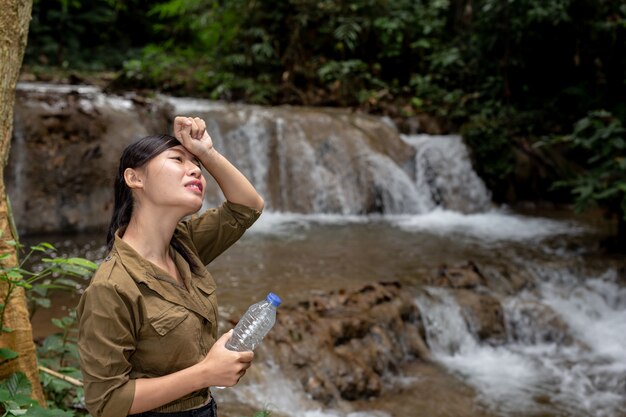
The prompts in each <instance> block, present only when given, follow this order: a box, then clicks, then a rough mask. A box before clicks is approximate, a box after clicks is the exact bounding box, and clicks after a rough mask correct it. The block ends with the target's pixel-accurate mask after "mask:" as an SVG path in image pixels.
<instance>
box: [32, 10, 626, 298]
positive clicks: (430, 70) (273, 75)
mask: <svg viewBox="0 0 626 417" xmlns="http://www.w3.org/2000/svg"><path fill="white" fill-rule="evenodd" d="M59 28H60V29H59ZM59 32H62V33H63V36H57V34H58V33H59ZM37 62H39V63H44V62H50V63H55V64H56V65H66V66H69V67H74V66H76V67H80V65H85V66H87V67H99V68H109V69H110V68H114V69H118V68H121V73H120V77H119V78H118V79H117V86H119V87H139V88H150V89H156V90H161V91H165V92H171V93H174V94H176V95H191V96H201V97H208V98H212V99H221V100H230V101H233V100H242V101H247V102H251V103H261V104H284V103H287V104H305V105H324V106H328V105H331V106H333V105H334V106H354V107H359V108H361V109H363V110H366V111H368V112H372V113H378V114H386V115H390V116H392V117H404V116H412V115H416V114H417V115H419V114H420V113H428V114H430V115H434V116H436V117H437V119H438V120H443V121H445V124H444V127H445V128H446V129H449V130H453V131H462V132H463V133H464V135H465V136H466V139H467V141H468V143H469V144H470V146H471V148H472V154H473V157H474V163H475V166H476V167H477V170H478V171H479V173H480V174H481V176H482V177H483V178H484V179H485V181H486V182H487V184H488V185H489V186H490V187H491V188H492V190H494V196H495V197H496V200H502V199H503V198H504V193H503V190H504V189H505V188H506V187H507V183H509V182H510V181H511V177H512V175H513V172H514V169H513V164H514V159H513V148H514V147H515V144H516V141H518V140H519V138H524V139H525V140H526V139H528V140H530V141H531V142H532V141H536V140H538V139H537V138H542V137H552V136H562V135H563V133H564V132H567V131H569V130H570V127H571V126H572V125H573V124H574V123H575V122H576V121H577V120H579V119H581V118H584V117H585V115H587V114H589V112H590V111H592V110H594V109H599V108H603V109H606V110H607V111H608V112H610V113H611V114H612V115H613V118H615V119H616V120H620V121H621V122H622V125H623V123H624V122H626V103H625V102H624V99H623V98H624V97H625V96H626V83H625V82H624V80H625V79H626V5H625V4H624V2H623V1H592V0H550V1H545V0H515V1H505V0H473V1H468V0H394V1H388V0H347V1H346V0H285V1H282V2H263V1H256V0H229V1H218V0H160V1H157V2H154V1H152V2H149V1H147V0H130V1H125V2H122V1H120V0H107V1H105V2H86V1H84V0H51V1H46V2H44V1H42V0H35V5H34V15H33V24H32V25H31V35H30V39H29V46H28V50H27V63H31V64H32V63H37ZM121 62H123V66H122V65H121V64H120V63H121ZM585 134H586V133H585ZM591 152H594V151H591ZM603 158H604V157H603ZM585 168H586V167H582V168H581V169H585ZM611 169H612V168H611ZM605 170H608V168H605ZM596 174H597V173H595V171H593V172H590V173H589V176H588V177H587V180H588V181H592V180H591V179H592V178H595V180H594V181H595V182H588V183H585V184H583V183H579V184H578V185H577V186H576V187H574V188H575V189H576V190H577V191H576V194H575V195H576V196H579V197H580V196H583V195H585V196H589V197H588V198H582V199H581V198H579V197H577V201H578V205H579V206H580V205H585V204H589V202H590V201H594V202H596V203H599V204H602V205H605V204H610V205H611V206H613V205H614V204H615V202H614V200H615V199H616V198H618V197H617V196H619V195H620V193H619V192H618V191H615V190H614V189H613V188H611V187H607V188H606V190H604V191H599V190H601V189H602V187H603V186H602V185H601V184H603V181H605V180H604V177H597V176H595V175H596ZM583 201H587V202H586V203H583ZM44 303H45V302H44Z"/></svg>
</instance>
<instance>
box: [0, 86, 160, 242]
mask: <svg viewBox="0 0 626 417" xmlns="http://www.w3.org/2000/svg"><path fill="white" fill-rule="evenodd" d="M169 111H170V109H169V107H167V106H165V105H163V104H157V103H156V102H155V101H154V100H151V101H150V102H149V103H142V104H138V103H133V102H131V101H130V100H128V99H125V98H122V97H105V96H103V95H102V94H101V93H99V92H97V89H94V88H91V89H90V88H88V87H85V86H74V87H67V88H65V89H62V90H60V91H56V92H54V93H51V92H48V91H39V90H34V91H27V90H23V89H19V88H18V90H17V93H16V101H15V117H14V135H13V140H12V144H11V155H10V158H9V163H8V166H7V169H6V170H5V172H6V182H7V191H8V193H9V195H10V196H11V202H12V205H13V213H14V214H15V220H16V223H17V226H18V229H19V231H20V232H21V233H24V234H27V233H43V232H72V231H80V230H89V229H99V228H103V227H104V226H105V225H106V224H107V223H108V220H109V219H110V215H111V214H110V213H111V207H112V202H113V193H112V189H113V179H114V175H115V171H116V168H117V164H118V162H119V157H120V155H121V152H122V149H123V148H124V147H125V146H126V145H127V144H128V143H130V142H131V141H133V140H135V139H137V138H139V137H141V136H145V135H147V134H149V133H154V132H162V131H167V120H168V118H169Z"/></svg>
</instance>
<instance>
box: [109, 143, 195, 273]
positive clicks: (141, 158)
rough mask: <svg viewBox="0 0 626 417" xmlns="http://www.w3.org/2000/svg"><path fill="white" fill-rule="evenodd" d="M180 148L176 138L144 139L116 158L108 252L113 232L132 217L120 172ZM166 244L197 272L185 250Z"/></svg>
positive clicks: (130, 199) (174, 241)
mask: <svg viewBox="0 0 626 417" xmlns="http://www.w3.org/2000/svg"><path fill="white" fill-rule="evenodd" d="M177 145H180V142H179V141H178V139H176V138H175V137H174V136H170V135H154V136H146V137H145V138H142V139H139V140H138V141H136V142H134V143H131V144H130V145H128V146H127V147H126V148H125V149H124V152H122V156H121V157H120V165H119V168H118V171H117V176H116V178H115V185H114V192H115V202H114V204H113V214H112V216H111V223H110V224H109V230H108V232H107V247H108V250H111V249H112V248H113V242H114V241H115V233H116V232H117V230H119V229H121V228H124V227H126V226H128V223H130V218H131V216H132V214H133V206H134V201H133V193H132V191H131V189H130V187H129V186H128V185H127V184H126V180H125V179H124V171H126V169H127V168H140V167H142V166H144V165H145V164H147V163H148V162H149V161H150V160H151V159H152V158H154V157H155V156H157V155H159V154H160V153H162V152H163V151H166V150H168V149H170V148H173V147H174V146H177ZM170 245H171V246H172V247H173V248H174V249H175V250H176V251H177V252H178V253H180V255H181V256H182V257H183V259H185V261H187V263H188V264H189V267H190V269H191V270H192V271H195V270H197V268H198V266H197V265H196V262H194V261H193V259H192V258H191V256H190V254H189V251H188V250H187V249H186V248H185V247H184V246H183V245H182V244H181V243H180V242H179V241H178V240H177V239H176V237H174V236H172V240H171V241H170Z"/></svg>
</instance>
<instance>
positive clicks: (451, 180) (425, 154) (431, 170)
mask: <svg viewBox="0 0 626 417" xmlns="http://www.w3.org/2000/svg"><path fill="white" fill-rule="evenodd" d="M402 138H403V139H404V140H405V141H406V142H407V143H409V144H411V146H413V147H414V148H415V150H416V152H415V170H416V174H415V177H416V178H415V186H416V188H417V190H418V191H417V192H418V193H419V194H420V195H425V196H429V197H430V199H429V204H428V209H429V211H430V210H433V209H434V208H436V207H440V208H445V209H448V210H452V211H457V212H461V213H476V212H483V211H486V210H488V209H490V208H491V207H492V204H491V196H490V193H489V191H488V190H487V187H485V184H484V183H483V181H482V180H481V179H480V177H478V175H476V172H475V171H474V169H473V168H472V164H471V162H470V157H469V153H468V151H467V148H466V146H465V144H464V143H463V139H462V138H461V137H460V136H456V135H449V136H433V135H403V136H402Z"/></svg>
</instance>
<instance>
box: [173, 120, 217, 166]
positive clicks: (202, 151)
mask: <svg viewBox="0 0 626 417" xmlns="http://www.w3.org/2000/svg"><path fill="white" fill-rule="evenodd" d="M174 136H175V137H176V139H178V140H179V141H180V143H181V144H182V145H183V146H184V147H185V149H187V150H188V151H189V152H191V153H192V154H193V155H194V156H196V157H197V158H200V159H202V157H204V156H206V155H208V154H209V153H210V152H211V151H212V150H213V140H212V139H211V136H210V135H209V133H208V132H207V131H206V123H205V122H204V120H202V119H201V118H199V117H184V116H177V117H176V118H175V119H174Z"/></svg>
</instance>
